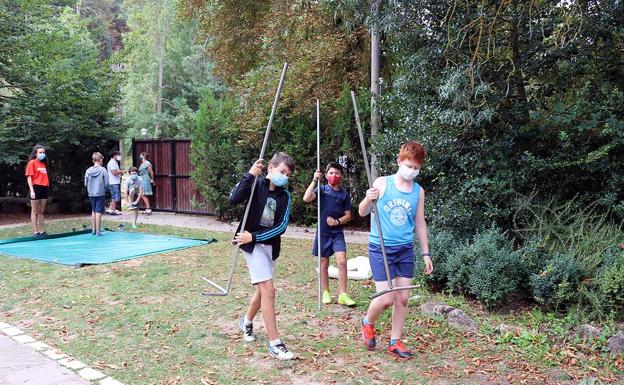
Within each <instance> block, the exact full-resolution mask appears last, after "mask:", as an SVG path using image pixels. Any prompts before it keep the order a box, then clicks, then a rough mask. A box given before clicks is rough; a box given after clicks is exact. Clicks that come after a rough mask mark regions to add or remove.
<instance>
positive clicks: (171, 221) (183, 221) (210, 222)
mask: <svg viewBox="0 0 624 385" xmlns="http://www.w3.org/2000/svg"><path fill="white" fill-rule="evenodd" d="M132 215H133V214H132V213H131V212H128V211H124V212H123V215H108V214H105V215H104V216H103V217H102V218H103V219H104V220H106V221H113V222H120V223H124V224H125V225H127V226H128V225H130V224H131V223H132ZM78 218H80V217H78ZM71 219H77V218H76V217H72V218H71ZM57 220H62V219H55V220H51V221H48V222H55V221H57ZM84 223H85V224H86V225H87V226H91V217H90V216H84ZM138 223H139V226H140V225H141V223H145V224H151V225H161V226H173V227H188V228H191V229H199V230H206V231H213V232H215V231H216V232H226V233H231V234H234V232H235V231H236V227H237V225H238V223H227V222H221V221H218V220H217V219H216V218H215V217H212V216H207V215H184V214H172V213H162V212H152V214H150V215H146V214H143V212H141V213H140V214H139V219H138ZM24 224H25V223H16V224H10V225H1V226H0V230H2V229H4V228H12V227H19V226H23V225H24ZM315 232H316V228H314V227H312V228H308V227H297V226H288V230H286V233H285V234H284V236H285V237H288V238H296V239H309V240H313V239H314V234H315ZM345 239H346V241H347V243H361V244H366V243H368V232H365V231H352V230H346V231H345Z"/></svg>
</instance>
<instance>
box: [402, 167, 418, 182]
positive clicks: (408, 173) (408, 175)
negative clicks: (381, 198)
mask: <svg viewBox="0 0 624 385" xmlns="http://www.w3.org/2000/svg"><path fill="white" fill-rule="evenodd" d="M418 174H420V169H415V170H414V169H413V168H409V167H407V166H406V165H404V164H402V165H401V166H399V175H401V177H403V178H404V179H407V180H414V178H416V177H417V176H418Z"/></svg>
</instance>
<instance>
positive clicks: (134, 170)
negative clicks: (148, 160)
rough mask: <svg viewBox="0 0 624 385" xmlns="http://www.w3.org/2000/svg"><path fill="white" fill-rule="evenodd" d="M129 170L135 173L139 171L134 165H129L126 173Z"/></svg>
mask: <svg viewBox="0 0 624 385" xmlns="http://www.w3.org/2000/svg"><path fill="white" fill-rule="evenodd" d="M131 172H136V173H138V172H139V169H138V168H136V167H134V166H132V167H130V168H129V169H128V173H131Z"/></svg>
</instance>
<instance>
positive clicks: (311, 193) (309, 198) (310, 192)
mask: <svg viewBox="0 0 624 385" xmlns="http://www.w3.org/2000/svg"><path fill="white" fill-rule="evenodd" d="M320 178H321V171H320V170H316V172H315V173H314V178H312V182H310V185H309V186H308V188H307V190H306V191H305V194H303V201H304V202H305V203H310V202H314V200H315V199H316V193H315V189H314V187H315V186H316V184H317V183H318V181H319V179H320Z"/></svg>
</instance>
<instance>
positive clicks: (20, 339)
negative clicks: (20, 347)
mask: <svg viewBox="0 0 624 385" xmlns="http://www.w3.org/2000/svg"><path fill="white" fill-rule="evenodd" d="M13 339H14V340H15V341H16V342H17V343H19V344H30V343H32V342H35V341H37V340H36V339H34V338H32V337H31V336H29V335H28V334H20V335H17V336H15V337H13Z"/></svg>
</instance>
